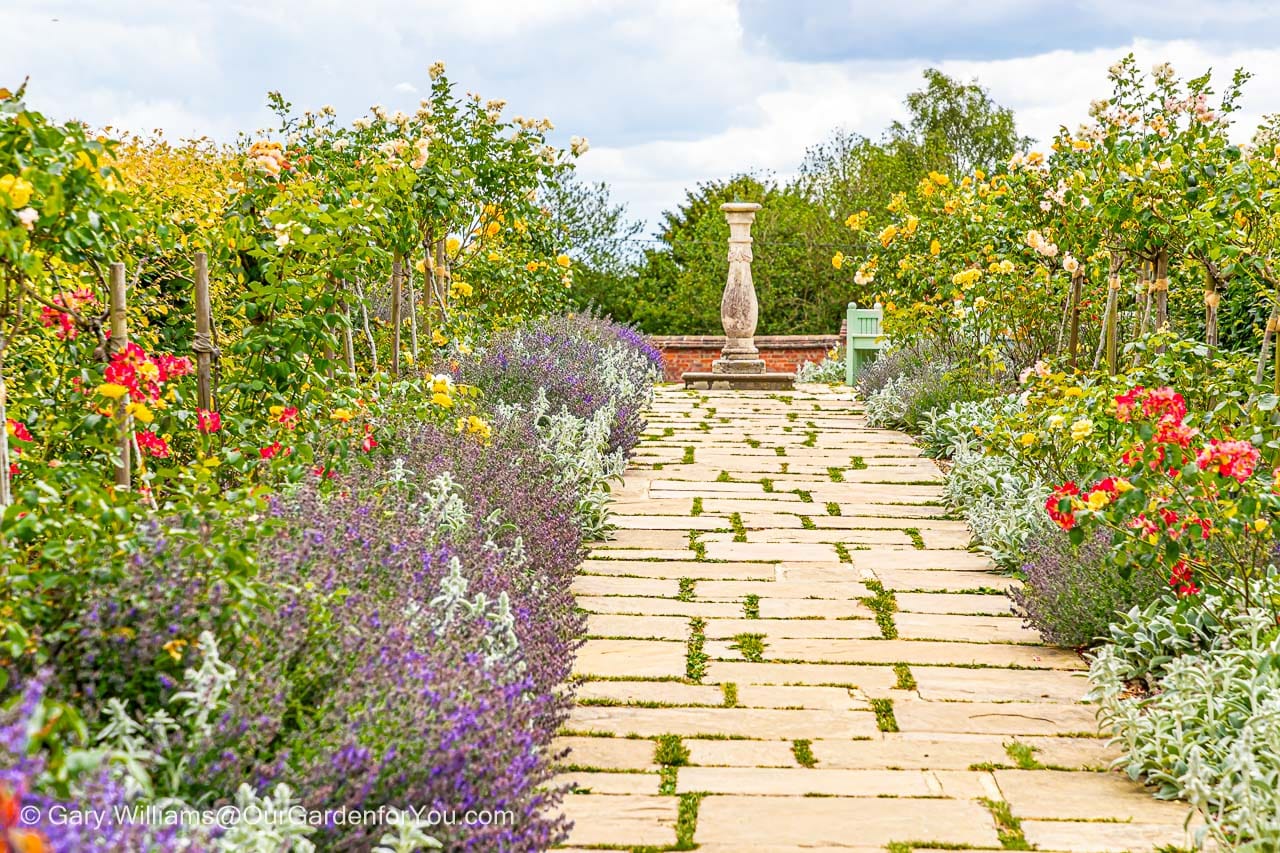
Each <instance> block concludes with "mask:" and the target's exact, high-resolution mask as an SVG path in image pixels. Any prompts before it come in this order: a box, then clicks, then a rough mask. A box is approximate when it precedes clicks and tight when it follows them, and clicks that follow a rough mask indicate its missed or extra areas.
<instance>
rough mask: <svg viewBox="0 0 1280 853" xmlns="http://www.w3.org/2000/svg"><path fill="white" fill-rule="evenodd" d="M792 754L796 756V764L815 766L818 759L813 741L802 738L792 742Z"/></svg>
mask: <svg viewBox="0 0 1280 853" xmlns="http://www.w3.org/2000/svg"><path fill="white" fill-rule="evenodd" d="M791 754H792V755H794V756H795V757H796V764H799V765H800V766H801V767H814V766H815V765H817V763H818V759H816V758H814V757H813V741H811V740H809V739H807V738H800V739H798V740H793V741H792V742H791Z"/></svg>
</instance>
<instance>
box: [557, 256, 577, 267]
mask: <svg viewBox="0 0 1280 853" xmlns="http://www.w3.org/2000/svg"><path fill="white" fill-rule="evenodd" d="M556 263H557V264H558V265H560V266H562V267H564V268H565V269H568V268H569V264H571V263H573V261H571V260H569V256H568V255H556Z"/></svg>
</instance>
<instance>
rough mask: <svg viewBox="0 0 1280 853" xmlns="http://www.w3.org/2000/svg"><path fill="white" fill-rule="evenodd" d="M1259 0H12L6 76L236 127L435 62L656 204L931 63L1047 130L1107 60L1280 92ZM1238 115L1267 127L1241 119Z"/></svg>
mask: <svg viewBox="0 0 1280 853" xmlns="http://www.w3.org/2000/svg"><path fill="white" fill-rule="evenodd" d="M1275 11H1276V10H1275V8H1274V4H1272V3H1267V2H1250V0H1214V2H1212V3H1206V2H1203V0H1195V2H1189V0H1163V2H1157V0H1139V1H1138V2H1126V0H1053V2H1041V1H1040V0H897V2H885V0H452V1H451V2H437V0H255V2H244V0H208V2H206V0H2V1H0V32H4V33H7V34H8V36H7V38H6V39H5V47H4V50H3V51H0V85H6V86H10V87H12V86H13V85H15V84H16V83H17V82H19V81H20V80H21V78H23V77H25V76H28V75H29V76H30V77H31V90H30V96H29V102H30V103H31V104H33V105H34V106H36V107H37V108H39V109H41V110H43V111H44V112H47V113H50V114H54V115H58V116H64V117H77V118H81V119H84V120H86V121H89V122H91V123H94V124H110V125H114V126H117V127H127V128H130V129H133V130H139V131H146V130H151V129H153V128H163V129H164V130H165V131H166V132H167V133H169V134H170V135H174V136H182V135H209V136H212V137H215V138H221V139H232V138H234V136H235V134H236V131H237V130H251V129H253V128H255V127H259V126H261V125H262V124H264V123H265V122H266V121H267V114H266V112H265V110H264V108H263V104H264V95H265V92H266V91H267V90H268V89H280V90H281V91H282V92H283V93H284V94H285V96H286V97H287V98H289V99H290V100H292V101H293V102H294V103H295V104H298V105H300V106H320V105H321V104H326V103H328V104H333V105H335V106H336V107H337V108H338V109H339V112H340V113H341V114H342V115H343V116H345V117H347V118H353V117H355V116H357V115H359V114H362V113H363V112H365V111H366V110H367V108H368V107H369V106H370V105H371V104H374V103H381V104H385V105H387V106H388V107H392V108H406V107H409V106H412V105H416V103H417V100H418V98H419V97H420V96H419V95H418V94H417V91H418V89H419V88H425V87H426V79H427V75H426V69H427V66H428V65H429V64H430V63H431V62H433V61H435V60H437V59H442V60H444V61H445V62H446V63H447V64H448V67H449V71H450V76H451V77H452V78H453V79H454V80H455V81H456V82H457V83H458V84H459V85H460V86H461V87H463V88H465V89H467V90H469V91H475V92H479V93H481V94H482V95H484V96H485V97H494V98H505V99H506V100H507V101H508V103H509V104H510V106H509V110H510V111H511V112H512V113H515V114H523V115H531V116H543V115H545V116H548V117H550V118H551V119H552V120H553V121H554V122H555V123H556V125H557V134H559V135H560V137H561V138H560V139H559V140H558V141H560V142H561V143H562V144H563V143H564V142H565V141H567V139H568V136H569V135H570V134H578V135H584V136H587V137H589V138H590V140H591V143H592V150H591V152H590V153H589V154H588V155H587V156H586V157H584V158H583V159H582V160H581V161H580V171H581V172H582V173H583V174H584V176H585V177H588V178H590V179H593V180H606V181H608V182H609V183H610V184H611V185H612V186H613V188H614V192H615V195H616V196H617V197H618V198H619V199H621V200H623V201H626V202H627V203H628V205H629V207H630V210H631V212H632V215H633V216H635V217H636V218H640V219H645V220H649V221H652V220H653V219H654V218H655V217H656V216H657V214H658V213H659V212H660V211H661V210H662V209H664V208H666V207H669V206H671V205H672V204H674V203H675V202H677V201H678V200H679V199H680V198H681V196H682V190H683V188H684V187H686V186H689V185H691V184H693V183H695V182H697V181H699V180H705V179H709V178H717V177H725V176H728V175H730V174H733V173H735V172H739V171H743V170H747V169H755V170H767V171H772V172H774V173H776V174H778V175H779V176H786V175H788V174H790V173H792V172H793V171H794V170H795V168H796V166H797V164H798V163H799V161H800V159H801V158H802V157H803V155H804V151H805V148H806V147H807V146H809V145H811V144H813V143H815V142H818V141H820V140H821V139H822V138H823V137H824V136H826V135H827V134H828V133H829V132H830V131H831V130H832V129H833V128H836V127H838V126H845V127H848V128H851V129H853V130H856V131H859V132H861V133H865V134H867V135H870V136H878V135H879V134H880V132H881V130H882V129H883V128H884V127H885V126H886V125H887V124H888V123H889V122H890V121H892V120H893V119H895V118H898V117H900V116H901V115H902V108H901V102H902V98H903V96H904V95H905V94H906V93H907V92H909V91H911V90H912V89H914V88H917V87H918V86H919V84H920V72H921V70H922V69H924V68H926V67H930V66H934V67H938V68H941V69H942V70H943V71H945V72H947V73H948V74H951V75H953V76H958V77H961V78H964V79H972V78H976V79H977V80H978V81H979V82H980V83H982V84H983V85H984V86H986V87H988V88H989V89H990V90H991V92H992V94H993V95H994V97H995V98H996V100H997V101H998V102H1000V103H1002V104H1004V105H1007V106H1010V107H1013V108H1014V110H1015V112H1016V115H1017V118H1018V122H1019V129H1020V130H1021V131H1023V132H1024V133H1027V134H1030V135H1032V136H1034V137H1037V138H1040V139H1046V138H1048V137H1050V136H1052V134H1053V131H1054V130H1055V129H1056V128H1057V126H1058V125H1059V124H1064V123H1065V124H1068V125H1071V126H1074V125H1076V124H1078V123H1079V122H1080V121H1082V120H1083V119H1084V118H1085V112H1086V109H1087V106H1088V102H1089V100H1090V99H1092V98H1095V97H1101V96H1103V95H1105V94H1106V93H1107V91H1108V86H1107V83H1106V79H1105V74H1106V68H1107V66H1108V65H1109V64H1110V63H1111V62H1113V61H1115V60H1116V59H1118V58H1119V57H1121V56H1123V55H1124V54H1125V53H1127V52H1130V51H1133V52H1135V53H1136V54H1137V55H1138V59H1139V61H1140V63H1141V64H1143V65H1144V66H1147V67H1149V66H1150V65H1153V64H1154V63H1156V62H1158V61H1162V60H1167V61H1170V62H1172V63H1173V64H1174V66H1175V67H1176V68H1177V69H1178V71H1179V72H1182V73H1188V72H1195V73H1200V72H1202V71H1204V70H1206V69H1208V68H1212V69H1213V70H1214V71H1216V72H1219V73H1221V74H1222V75H1223V76H1224V79H1225V77H1226V76H1227V75H1229V73H1230V71H1231V69H1233V68H1234V67H1236V66H1240V65H1243V66H1245V67H1247V68H1249V69H1250V70H1252V71H1254V72H1255V73H1256V75H1257V76H1256V77H1255V79H1254V80H1253V81H1252V82H1251V83H1250V85H1249V87H1248V88H1247V90H1246V98H1245V111H1244V113H1245V114H1244V116H1243V118H1242V120H1241V121H1242V123H1245V124H1247V123H1249V122H1251V121H1256V119H1257V117H1258V116H1260V115H1261V114H1263V113H1268V112H1280V42H1278V41H1277V38H1276V37H1277V35H1280V16H1277V15H1276V14H1275ZM1240 134H1241V136H1242V137H1247V136H1248V130H1247V129H1244V130H1241V131H1240Z"/></svg>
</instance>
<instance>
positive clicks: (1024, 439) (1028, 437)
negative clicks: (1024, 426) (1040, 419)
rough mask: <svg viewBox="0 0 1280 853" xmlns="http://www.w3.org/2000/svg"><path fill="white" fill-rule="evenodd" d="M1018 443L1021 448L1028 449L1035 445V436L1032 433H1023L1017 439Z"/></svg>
mask: <svg viewBox="0 0 1280 853" xmlns="http://www.w3.org/2000/svg"><path fill="white" fill-rule="evenodd" d="M1018 443H1019V444H1021V445H1022V446H1023V447H1030V446H1031V445H1033V444H1035V443H1036V434H1035V433H1034V432H1024V433H1023V434H1022V436H1021V437H1020V438H1019V439H1018Z"/></svg>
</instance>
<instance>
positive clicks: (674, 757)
mask: <svg viewBox="0 0 1280 853" xmlns="http://www.w3.org/2000/svg"><path fill="white" fill-rule="evenodd" d="M653 761H654V763H655V764H661V765H662V766H663V767H683V766H685V765H686V764H688V763H689V747H687V746H685V745H684V741H683V740H682V739H681V737H680V735H658V740H657V743H656V744H655V745H654V748H653Z"/></svg>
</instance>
